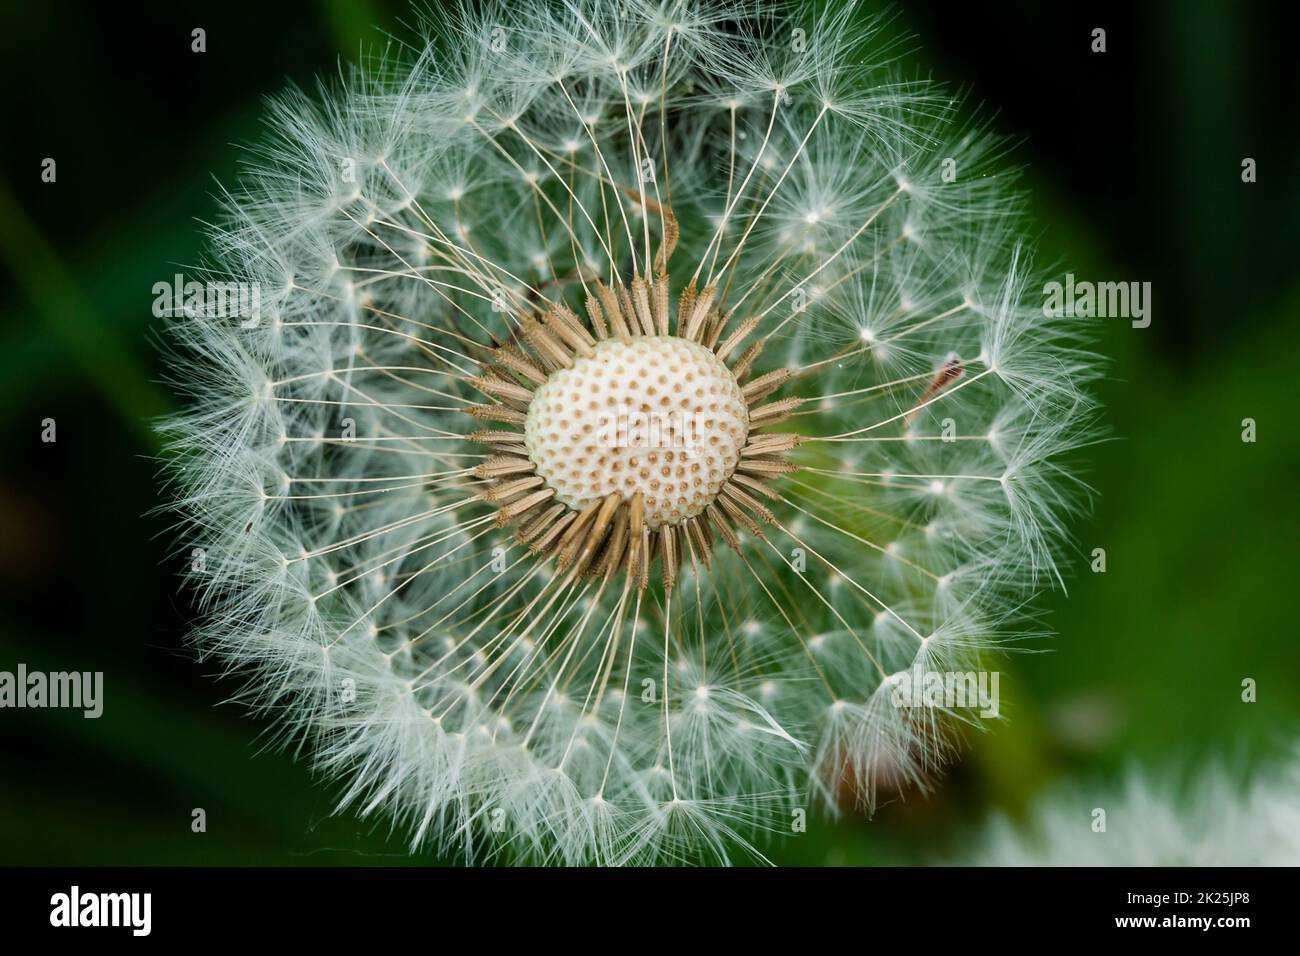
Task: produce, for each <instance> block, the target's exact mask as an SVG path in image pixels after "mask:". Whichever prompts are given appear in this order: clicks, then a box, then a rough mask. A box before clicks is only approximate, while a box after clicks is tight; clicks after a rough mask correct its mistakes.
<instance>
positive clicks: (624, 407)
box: [524, 335, 749, 528]
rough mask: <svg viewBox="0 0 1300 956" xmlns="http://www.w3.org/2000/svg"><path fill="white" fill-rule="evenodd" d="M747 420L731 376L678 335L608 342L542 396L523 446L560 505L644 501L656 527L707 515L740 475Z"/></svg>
mask: <svg viewBox="0 0 1300 956" xmlns="http://www.w3.org/2000/svg"><path fill="white" fill-rule="evenodd" d="M748 434H749V413H748V408H747V405H746V402H745V399H744V398H743V396H742V395H741V391H740V386H739V385H738V384H736V379H735V377H734V376H733V375H732V374H731V371H730V370H729V369H728V368H727V367H726V366H725V365H724V364H723V363H722V362H721V361H720V360H719V359H718V358H717V356H715V355H714V354H713V352H711V351H710V350H709V349H707V348H705V347H704V346H702V345H699V344H697V343H695V342H690V341H687V340H686V339H680V338H677V337H676V336H671V335H665V336H638V337H636V338H633V339H631V340H630V341H629V342H623V341H621V340H619V339H606V340H604V341H602V342H600V343H599V344H597V345H596V347H595V354H594V355H592V356H590V357H587V358H583V357H581V356H578V357H575V358H574V360H573V368H569V369H561V370H560V371H557V372H554V373H552V374H551V376H550V377H549V378H548V379H547V380H546V382H545V384H543V385H542V386H541V387H539V388H538V389H537V391H536V392H535V393H534V395H533V400H532V403H531V404H530V405H529V407H528V417H527V420H526V422H525V425H524V435H525V442H524V443H525V446H526V447H527V449H528V456H529V458H530V459H531V460H532V462H533V465H534V467H535V469H536V471H537V474H538V475H540V476H541V477H542V478H543V479H545V481H546V483H547V485H549V486H550V487H552V488H554V489H555V497H556V500H557V501H559V502H560V503H561V504H564V505H566V506H567V507H569V508H572V509H574V510H578V511H580V510H582V509H583V508H585V507H587V506H588V505H590V504H591V503H592V502H594V501H598V500H600V499H602V498H604V497H606V496H607V495H609V494H611V493H612V492H615V491H617V492H620V493H621V494H622V495H623V497H624V499H626V500H631V498H632V497H633V496H635V495H636V493H637V492H641V493H642V494H643V495H644V496H645V497H644V501H645V520H646V525H647V526H648V527H650V528H658V527H660V526H661V525H665V524H676V523H678V522H680V521H684V520H685V519H687V518H691V517H694V516H695V515H697V514H699V513H700V512H702V511H703V510H704V509H705V507H706V506H707V505H708V504H709V502H711V501H712V500H713V499H714V498H715V497H716V496H717V494H718V492H719V491H720V490H721V488H722V485H723V483H724V482H726V480H727V479H728V478H730V477H731V474H732V472H733V471H735V468H736V463H737V462H738V461H739V460H740V449H741V448H742V447H744V444H745V441H746V438H747V436H748Z"/></svg>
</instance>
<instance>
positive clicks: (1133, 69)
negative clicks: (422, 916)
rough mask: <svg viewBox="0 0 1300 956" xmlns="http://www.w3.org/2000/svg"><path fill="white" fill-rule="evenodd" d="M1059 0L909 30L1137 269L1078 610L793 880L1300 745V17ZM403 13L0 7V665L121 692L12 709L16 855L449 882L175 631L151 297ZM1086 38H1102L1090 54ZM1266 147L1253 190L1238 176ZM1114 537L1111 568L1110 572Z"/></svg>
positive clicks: (958, 12)
mask: <svg viewBox="0 0 1300 956" xmlns="http://www.w3.org/2000/svg"><path fill="white" fill-rule="evenodd" d="M1048 6H1049V5H1045V4H1037V3H998V4H992V5H988V6H986V5H961V8H960V9H959V8H957V7H955V6H954V5H950V4H943V3H938V2H935V3H930V2H926V3H920V2H909V3H907V4H906V5H904V6H903V7H901V8H900V9H898V10H896V14H897V20H896V24H895V26H896V29H897V30H898V31H902V32H907V33H913V34H915V35H916V41H915V43H914V44H912V46H913V47H914V48H915V52H914V53H913V54H912V55H911V60H912V62H914V64H915V66H916V69H917V70H918V71H920V72H930V73H933V75H935V76H936V77H937V78H940V79H943V80H945V81H948V82H950V83H952V84H954V85H960V86H962V87H963V88H964V89H966V90H967V91H969V92H970V94H971V96H972V98H973V100H974V101H976V102H980V101H982V102H983V103H984V104H985V108H986V109H988V110H990V111H994V112H995V127H996V128H998V129H999V130H1001V131H1002V132H1004V133H1007V134H1009V135H1011V136H1013V137H1016V138H1017V140H1018V142H1019V145H1018V147H1017V148H1016V150H1015V151H1014V153H1013V160H1014V161H1015V162H1018V163H1023V164H1024V165H1025V167H1026V179H1027V185H1028V187H1029V188H1030V190H1031V192H1032V210H1033V215H1034V220H1035V222H1036V224H1037V225H1038V226H1039V227H1040V228H1041V232H1040V234H1039V236H1038V238H1039V240H1040V252H1039V255H1040V261H1041V262H1043V263H1048V264H1051V265H1052V266H1053V268H1055V269H1056V270H1057V271H1059V272H1065V271H1072V272H1074V273H1075V274H1076V275H1077V276H1080V277H1093V278H1097V279H1112V280H1135V281H1146V280H1149V281H1151V282H1152V284H1153V302H1154V309H1153V322H1152V325H1151V327H1150V328H1148V329H1133V328H1131V327H1130V326H1129V324H1128V323H1127V322H1124V321H1116V320H1110V321H1106V322H1102V323H1101V324H1100V334H1101V338H1100V340H1099V342H1098V349H1099V351H1101V352H1102V353H1104V354H1105V355H1106V356H1107V358H1108V359H1109V362H1110V366H1109V376H1108V378H1107V379H1106V381H1105V382H1104V383H1103V385H1102V386H1101V389H1100V392H1101V398H1102V400H1103V401H1104V403H1105V405H1106V408H1107V424H1108V425H1109V427H1110V429H1111V432H1112V435H1113V437H1114V440H1113V441H1110V442H1108V443H1106V444H1103V445H1100V446H1098V447H1096V448H1094V449H1092V450H1091V451H1090V452H1089V453H1088V454H1087V456H1086V460H1087V469H1088V470H1087V475H1086V477H1087V479H1088V481H1089V482H1090V483H1091V485H1092V486H1093V487H1094V488H1095V489H1096V491H1097V498H1096V500H1095V507H1094V509H1093V512H1092V513H1091V514H1090V515H1088V516H1087V517H1086V518H1084V519H1081V520H1080V521H1078V522H1077V523H1076V527H1075V529H1074V530H1075V533H1076V536H1077V540H1078V552H1077V554H1076V555H1075V556H1074V558H1073V560H1072V561H1071V562H1070V567H1069V568H1068V569H1067V574H1068V578H1067V582H1068V585H1069V594H1068V596H1067V595H1065V594H1059V593H1058V594H1053V595H1048V596H1047V598H1046V601H1045V606H1046V607H1047V609H1048V610H1049V612H1050V613H1049V616H1048V617H1047V624H1048V626H1050V627H1051V628H1052V630H1053V631H1055V632H1056V636H1055V637H1054V638H1052V639H1051V640H1050V641H1048V642H1045V643H1044V644H1042V645H1040V647H1041V649H1043V650H1045V651H1047V652H1046V653H1038V654H1027V655H1016V656H1015V657H1013V658H1012V659H1011V660H1008V661H1006V662H1005V665H1004V666H1003V667H1002V671H1003V678H1002V685H1001V686H1002V695H1003V708H1004V711H1005V712H1006V713H1007V715H1008V716H1009V717H1010V721H1009V722H1008V723H1006V724H1005V725H1001V726H998V727H996V728H995V729H994V730H993V731H992V732H990V733H982V734H976V735H974V736H973V738H972V739H970V740H969V744H970V746H969V748H968V749H967V751H966V754H965V757H964V759H963V760H962V761H961V762H960V763H959V764H958V765H957V766H955V767H954V768H952V770H951V772H950V773H949V775H948V776H947V778H946V780H944V781H943V782H942V784H941V785H940V786H939V788H938V789H937V791H936V792H935V793H934V794H933V795H931V796H928V797H927V796H925V795H920V794H908V795H905V796H904V797H903V798H902V799H899V800H896V801H895V802H892V803H890V804H889V805H887V806H884V807H883V808H881V809H880V810H878V811H877V813H876V814H875V817H874V819H872V820H870V821H868V820H864V819H861V818H859V817H856V816H853V815H848V816H845V817H843V818H841V819H840V820H838V821H831V820H828V819H823V818H814V820H812V821H810V827H809V832H808V833H807V834H805V835H802V836H799V837H797V838H794V837H792V838H787V839H785V840H783V841H779V842H776V843H774V844H773V845H771V846H770V847H769V852H770V856H771V858H772V860H773V861H775V862H778V863H797V864H817V865H820V864H856V863H896V862H917V861H922V862H923V861H928V860H932V859H935V858H938V857H941V856H943V855H944V854H945V853H947V852H949V851H950V850H951V849H952V848H953V847H954V845H955V844H956V842H957V841H958V840H959V839H960V835H961V834H962V833H963V832H964V828H965V827H968V826H970V825H971V824H972V823H975V822H977V821H979V820H981V819H982V818H984V817H985V816H986V815H987V813H988V812H989V811H990V810H991V809H994V808H997V809H1003V810H1006V811H1008V812H1010V813H1012V814H1017V813H1021V812H1023V810H1024V808H1025V807H1026V806H1027V804H1028V803H1029V801H1031V800H1032V799H1033V797H1034V796H1035V794H1038V793H1040V792H1041V791H1042V790H1043V788H1044V787H1048V786H1051V785H1053V784H1056V783H1058V782H1060V781H1062V780H1070V779H1083V780H1101V779H1105V778H1107V777H1113V776H1115V775H1117V774H1118V773H1119V772H1120V770H1121V769H1122V768H1123V767H1124V766H1125V765H1126V764H1128V763H1130V762H1140V763H1142V764H1151V765H1155V766H1169V765H1175V766H1177V765H1182V766H1187V765H1195V764H1196V763H1198V762H1199V761H1201V760H1202V759H1204V758H1205V757H1206V756H1207V755H1210V754H1228V755H1235V756H1238V757H1244V758H1246V759H1245V761H1244V762H1243V765H1244V764H1248V763H1249V759H1250V758H1253V757H1258V756H1261V755H1266V754H1269V753H1275V752H1277V751H1278V750H1279V749H1280V748H1282V747H1285V746H1286V745H1287V744H1288V743H1289V742H1290V741H1291V740H1293V739H1295V735H1296V731H1297V728H1300V719H1298V718H1300V640H1298V638H1300V628H1297V626H1296V623H1295V621H1296V613H1295V600H1296V592H1295V591H1293V590H1292V589H1293V588H1296V578H1297V567H1300V563H1298V562H1297V541H1298V540H1300V533H1298V532H1300V520H1298V519H1300V506H1298V505H1297V501H1296V495H1297V487H1298V486H1300V434H1298V430H1297V427H1296V423H1297V411H1298V410H1300V409H1298V408H1297V402H1296V398H1295V396H1296V375H1297V371H1298V370H1300V362H1298V356H1300V333H1298V332H1297V325H1298V323H1300V271H1298V270H1297V267H1296V260H1297V253H1300V132H1298V124H1297V122H1296V110H1295V95H1296V93H1297V91H1300V76H1298V74H1297V68H1296V63H1295V57H1294V52H1293V51H1292V50H1291V49H1290V45H1291V42H1292V41H1291V35H1290V34H1289V33H1288V32H1287V31H1285V30H1283V29H1280V28H1279V27H1278V25H1277V24H1275V23H1274V22H1273V13H1272V12H1271V10H1270V9H1269V7H1268V6H1267V5H1262V4H1261V5H1258V6H1251V5H1245V6H1243V5H1239V4H1231V3H1227V2H1223V3H1209V2H1205V3H1200V2H1175V0H1166V2H1163V3H1150V4H1143V5H1118V4H1117V5H1114V6H1107V5H1104V4H1103V5H1095V4H1090V5H1088V6H1087V7H1080V8H1078V9H1075V10H1068V9H1064V8H1061V9H1044V7H1048ZM1051 6H1054V5H1051ZM1134 7H1137V8H1136V9H1135V8H1134ZM410 19H411V18H410V12H409V8H407V6H406V4H405V3H403V2H400V0H325V2H317V3H300V4H266V3H252V2H243V0H238V2H236V0H232V2H225V3H219V4H217V3H213V4H202V3H190V2H180V3H176V4H172V5H170V6H169V7H168V9H167V10H166V12H149V13H129V12H123V11H122V10H120V9H118V8H117V7H116V6H115V5H108V4H98V3H91V2H87V3H84V4H76V3H69V2H65V0H55V2H47V3H42V4H25V5H21V8H20V6H19V5H15V4H7V5H6V6H5V9H4V10H3V11H0V49H3V54H4V55H3V67H0V69H2V70H3V74H4V83H3V88H4V90H5V96H4V103H3V117H2V119H3V122H2V123H0V142H2V143H3V150H0V154H2V162H3V167H2V169H0V449H2V450H3V461H4V468H3V474H2V476H0V670H13V669H14V668H15V667H16V665H17V663H18V662H20V661H21V662H24V663H26V664H27V665H28V667H29V668H31V669H39V670H64V669H75V670H102V671H104V674H105V697H106V703H105V713H104V716H103V717H102V718H101V719H99V720H85V719H83V718H82V717H81V715H80V713H79V712H69V711H56V710H42V711H32V710H23V711H16V710H6V711H0V865H3V864H37V863H52V864H98V863H124V864H135V863H181V864H191V863H225V864H317V863H319V864H329V863H345V864H358V863H370V862H378V863H404V862H435V861H434V860H432V858H429V857H410V856H409V855H408V854H407V852H406V849H405V846H404V843H403V841H402V838H401V836H400V835H397V836H394V835H392V834H390V833H389V832H388V829H387V825H386V824H385V823H384V822H378V823H375V822H367V821H358V820H357V819H356V818H355V817H353V816H352V815H350V814H346V813H345V814H343V815H341V816H333V815H331V809H332V807H333V802H334V799H335V798H336V796H337V792H338V791H337V788H336V787H334V786H332V785H330V784H329V783H328V782H327V781H316V780H313V779H312V775H311V773H310V772H309V770H308V768H307V766H306V763H305V761H303V760H295V759H294V758H293V755H291V754H286V753H283V752H279V751H267V750H264V749H263V748H262V746H261V739H259V736H258V735H259V733H264V731H265V725H264V724H259V723H258V722H257V721H256V720H254V719H252V718H250V717H248V716H247V715H244V714H241V713H240V712H239V710H238V708H236V707H233V706H222V701H223V700H224V699H225V697H226V696H227V695H228V694H229V693H230V692H231V691H232V690H233V688H232V687H231V686H230V685H225V684H222V683H221V682H219V681H217V680H214V679H213V674H212V671H213V669H214V668H213V666H212V665H203V666H200V665H197V664H196V663H195V662H194V661H193V659H192V658H191V656H190V654H189V653H188V652H187V651H186V650H185V649H184V634H185V631H186V627H187V621H188V619H189V617H190V615H191V613H192V612H191V608H190V606H189V604H188V602H187V597H186V595H185V594H183V593H181V592H180V591H179V590H178V579H177V572H178V570H179V568H178V567H176V566H174V564H175V562H174V559H171V558H168V557H167V554H168V548H169V540H168V528H167V520H166V519H165V518H164V517H158V516H153V515H151V514H150V510H151V509H152V508H154V507H155V506H156V504H157V503H158V498H157V487H158V484H157V480H156V463H155V461H154V460H153V456H154V455H155V454H156V451H157V447H156V444H155V441H154V438H153V437H152V433H151V430H150V428H149V426H148V421H149V419H150V418H151V417H153V416H156V415H158V414H160V413H162V412H165V411H167V410H168V409H169V408H171V407H172V402H173V399H172V398H171V396H170V395H169V393H168V391H167V389H166V388H164V387H163V386H161V385H160V384H158V381H159V379H160V376H161V370H160V367H159V358H158V355H157V352H156V349H155V347H154V343H153V341H152V336H153V334H154V333H155V332H156V329H155V328H154V321H155V320H153V319H152V317H151V314H150V303H151V301H152V293H151V291H150V290H151V286H152V285H153V283H154V282H156V281H159V280H163V279H167V278H169V277H170V276H171V275H172V273H173V272H175V271H177V270H184V269H187V268H188V267H189V266H191V265H193V264H195V263H196V262H197V261H198V259H199V257H200V252H201V232H200V225H199V221H200V220H203V219H205V218H209V217H211V216H212V215H213V211H214V202H213V199H212V193H213V191H214V187H215V182H214V179H215V180H219V181H222V182H231V181H232V180H233V179H234V177H235V176H236V174H237V171H238V163H239V161H240V158H241V151H240V149H239V148H238V145H237V144H239V143H247V142H249V141H251V140H254V139H256V137H257V136H258V135H259V125H258V124H259V113H260V97H261V96H262V95H264V94H266V93H271V92H275V91H277V90H279V89H280V88H281V87H282V86H283V85H284V84H285V83H286V82H287V81H289V80H292V81H296V82H298V83H301V84H304V85H309V84H310V83H311V82H312V81H313V78H314V77H315V76H316V75H320V74H328V73H331V72H333V71H335V70H336V68H337V64H338V61H339V59H340V57H348V56H350V55H355V53H356V51H357V50H358V49H359V47H360V45H361V44H363V43H374V42H380V43H382V42H383V36H382V34H380V33H379V32H377V31H376V29H375V28H376V27H378V28H382V29H387V30H393V31H395V32H397V33H399V34H401V33H402V32H403V27H402V25H401V24H402V21H403V20H406V21H408V22H409V20H410ZM1098 26H1100V27H1103V28H1105V29H1106V30H1107V41H1108V50H1107V52H1106V53H1105V54H1092V53H1091V52H1090V51H1089V43H1090V40H1091V31H1092V29H1093V28H1094V27H1098ZM194 27H203V28H204V29H205V30H206V31H207V43H208V51H207V52H206V53H204V54H194V53H191V52H190V31H191V30H192V29H193V28H194ZM46 157H51V158H54V159H55V160H56V162H57V181H56V182H55V183H42V182H41V180H40V173H41V162H42V160H43V159H45V158H46ZM1244 157H1252V158H1254V159H1256V161H1257V163H1258V182H1256V183H1253V184H1244V183H1243V182H1242V181H1241V176H1240V170H1241V162H1242V159H1243V158H1244ZM1247 417H1250V418H1254V419H1255V420H1256V422H1257V427H1258V440H1257V441H1256V442H1255V443H1253V444H1246V443H1243V442H1242V441H1241V422H1242V419H1244V418H1247ZM46 418H53V419H55V420H56V422H57V428H58V441H57V442H56V443H54V444H45V443H42V442H41V440H40V432H41V422H42V420H43V419H46ZM1099 547H1100V548H1104V549H1105V550H1106V553H1107V571H1106V573H1105V574H1093V573H1091V572H1090V570H1089V560H1090V557H1089V555H1090V553H1091V552H1092V550H1093V549H1094V548H1099ZM1248 677H1249V678H1253V679H1254V680H1255V681H1256V682H1257V684H1258V701H1257V702H1256V703H1251V704H1247V703H1243V702H1242V701H1241V682H1242V680H1243V679H1244V678H1248ZM262 739H264V738H262ZM195 807H202V808H204V809H205V810H206V812H207V817H208V830H207V832H206V833H202V834H195V833H192V832H191V829H190V819H191V816H190V814H191V810H192V809H193V808H195Z"/></svg>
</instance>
